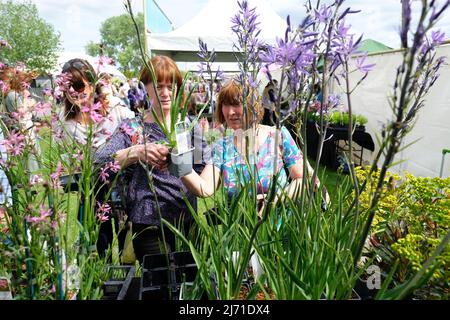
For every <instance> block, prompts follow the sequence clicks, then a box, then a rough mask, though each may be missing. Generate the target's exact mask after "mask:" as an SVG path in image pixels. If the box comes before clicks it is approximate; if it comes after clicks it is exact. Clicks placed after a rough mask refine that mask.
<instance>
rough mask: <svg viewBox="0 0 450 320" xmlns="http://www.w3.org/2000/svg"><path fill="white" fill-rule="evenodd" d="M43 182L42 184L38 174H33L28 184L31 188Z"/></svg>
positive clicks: (42, 180)
mask: <svg viewBox="0 0 450 320" xmlns="http://www.w3.org/2000/svg"><path fill="white" fill-rule="evenodd" d="M43 182H44V179H43V178H42V176H41V175H40V174H35V175H33V176H32V177H31V179H30V184H31V185H32V186H35V185H37V184H41V183H43Z"/></svg>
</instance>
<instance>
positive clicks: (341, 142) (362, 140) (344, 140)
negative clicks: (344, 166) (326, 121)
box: [306, 120, 375, 169]
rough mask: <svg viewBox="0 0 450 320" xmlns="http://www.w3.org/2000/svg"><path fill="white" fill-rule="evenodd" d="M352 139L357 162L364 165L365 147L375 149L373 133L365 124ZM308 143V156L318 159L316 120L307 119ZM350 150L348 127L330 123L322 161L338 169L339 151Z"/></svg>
mask: <svg viewBox="0 0 450 320" xmlns="http://www.w3.org/2000/svg"><path fill="white" fill-rule="evenodd" d="M352 139H353V144H354V146H353V154H354V157H355V158H356V159H357V161H356V162H355V164H356V165H362V158H363V152H364V149H367V150H370V151H374V150H375V144H374V142H373V139H372V137H371V135H370V134H368V133H367V132H366V130H365V127H364V126H358V127H356V129H355V131H354V132H353V136H352ZM306 143H307V149H308V152H307V153H308V156H309V157H310V158H311V159H316V156H317V147H318V143H319V133H318V130H317V127H316V123H315V122H314V121H310V120H308V121H307V127H306ZM348 150H349V149H348V127H346V126H333V125H330V126H329V127H328V129H327V133H326V136H325V142H324V144H323V149H322V156H321V157H320V163H321V164H323V165H325V166H326V167H328V168H332V169H337V168H338V166H339V162H338V161H337V156H338V155H339V153H341V152H344V151H348Z"/></svg>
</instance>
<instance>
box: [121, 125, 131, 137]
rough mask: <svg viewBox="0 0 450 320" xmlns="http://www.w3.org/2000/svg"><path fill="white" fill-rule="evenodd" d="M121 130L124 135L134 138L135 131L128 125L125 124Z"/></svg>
mask: <svg viewBox="0 0 450 320" xmlns="http://www.w3.org/2000/svg"><path fill="white" fill-rule="evenodd" d="M120 130H122V131H123V132H124V133H126V134H127V135H129V136H130V137H132V136H133V135H134V130H133V128H131V127H130V126H129V125H128V124H127V123H123V124H122V125H121V126H120Z"/></svg>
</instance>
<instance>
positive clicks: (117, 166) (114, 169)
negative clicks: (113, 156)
mask: <svg viewBox="0 0 450 320" xmlns="http://www.w3.org/2000/svg"><path fill="white" fill-rule="evenodd" d="M106 166H107V168H108V169H109V170H111V171H112V172H114V173H116V172H119V170H120V163H119V161H117V160H115V161H114V162H109V163H108V164H107V165H106Z"/></svg>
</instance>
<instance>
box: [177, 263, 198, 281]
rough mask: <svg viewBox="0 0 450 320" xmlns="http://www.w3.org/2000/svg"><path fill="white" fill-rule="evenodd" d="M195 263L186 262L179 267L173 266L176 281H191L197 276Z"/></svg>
mask: <svg viewBox="0 0 450 320" xmlns="http://www.w3.org/2000/svg"><path fill="white" fill-rule="evenodd" d="M197 271H198V269H197V265H196V264H188V265H185V266H182V267H179V268H175V276H176V282H177V283H182V282H193V281H194V280H195V277H196V276H197Z"/></svg>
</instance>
